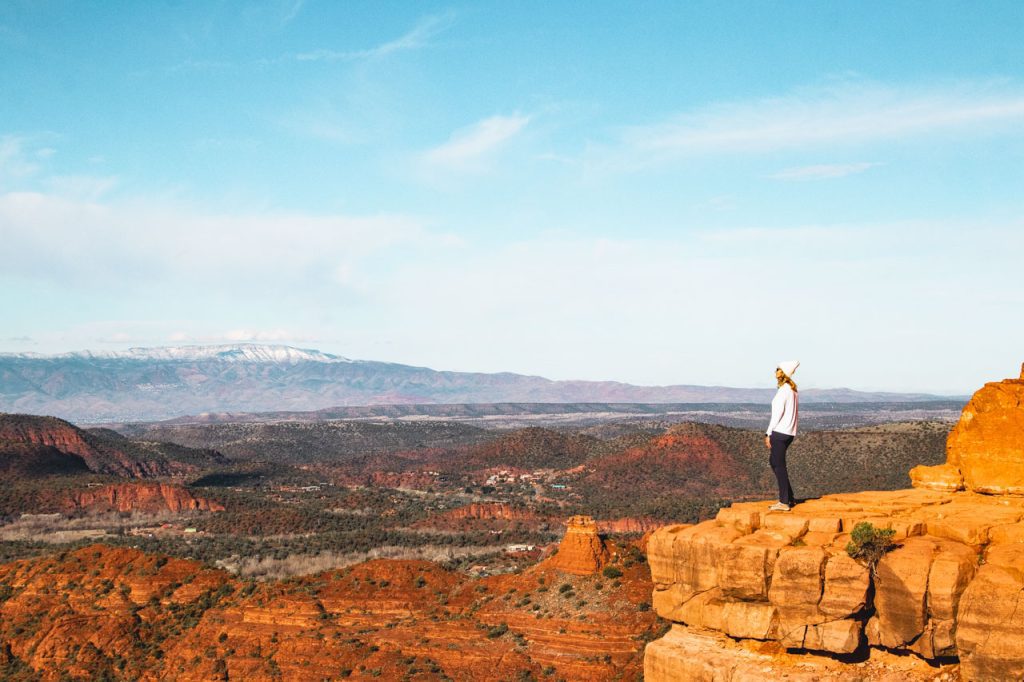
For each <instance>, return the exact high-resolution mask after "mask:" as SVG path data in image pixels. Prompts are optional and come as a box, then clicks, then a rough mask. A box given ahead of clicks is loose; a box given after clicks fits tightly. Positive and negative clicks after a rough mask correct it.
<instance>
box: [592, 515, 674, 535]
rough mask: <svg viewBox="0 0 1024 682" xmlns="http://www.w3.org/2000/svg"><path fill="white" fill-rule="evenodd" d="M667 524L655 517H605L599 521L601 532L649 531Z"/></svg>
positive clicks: (598, 529)
mask: <svg viewBox="0 0 1024 682" xmlns="http://www.w3.org/2000/svg"><path fill="white" fill-rule="evenodd" d="M663 525H665V524H664V523H663V522H661V521H657V520H655V519H629V518H626V519H605V520H600V521H598V522H597V531H598V532H599V533H647V532H648V531H652V530H654V529H655V528H660V527H661V526H663Z"/></svg>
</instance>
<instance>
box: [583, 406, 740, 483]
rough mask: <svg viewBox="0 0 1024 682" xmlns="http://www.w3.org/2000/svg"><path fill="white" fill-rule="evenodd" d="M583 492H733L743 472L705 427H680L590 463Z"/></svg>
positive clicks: (686, 425)
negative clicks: (592, 490)
mask: <svg viewBox="0 0 1024 682" xmlns="http://www.w3.org/2000/svg"><path fill="white" fill-rule="evenodd" d="M587 469H589V470H590V473H588V474H587V475H586V476H585V477H584V478H583V481H582V485H581V487H583V488H586V487H600V488H603V489H606V490H612V491H623V492H629V491H632V493H633V494H645V493H658V492H673V493H675V494H678V495H681V496H694V497H697V496H705V495H708V494H729V493H734V492H735V489H736V481H737V480H739V479H742V478H743V477H745V476H746V472H745V470H744V467H743V466H742V465H741V464H740V463H739V462H737V460H736V459H735V457H734V456H733V455H732V454H731V453H730V452H729V451H728V450H727V449H726V448H724V447H723V446H722V444H721V443H719V442H718V441H717V440H716V439H715V438H714V437H712V435H711V433H710V430H709V427H707V426H706V425H703V424H681V425H679V426H678V427H675V428H673V429H671V430H670V431H669V432H668V433H665V434H663V435H659V436H656V437H654V438H652V439H650V440H649V441H647V442H646V443H644V444H642V445H639V446H635V447H631V448H628V449H627V450H625V451H623V452H620V453H615V454H612V455H607V456H604V457H600V458H597V459H594V460H591V461H590V462H588V463H587Z"/></svg>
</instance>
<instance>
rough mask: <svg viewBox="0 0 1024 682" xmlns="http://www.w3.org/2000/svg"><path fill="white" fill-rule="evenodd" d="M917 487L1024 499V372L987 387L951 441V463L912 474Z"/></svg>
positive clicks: (948, 456) (917, 469)
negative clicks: (1015, 496)
mask: <svg viewBox="0 0 1024 682" xmlns="http://www.w3.org/2000/svg"><path fill="white" fill-rule="evenodd" d="M910 479H911V482H912V483H913V485H914V487H918V488H930V489H933V490H960V489H962V488H966V489H967V490H971V491H974V492H979V493H989V494H994V495H1024V371H1022V373H1021V378H1019V379H1006V380H1005V381H999V382H992V383H988V384H985V386H984V387H982V388H981V389H980V390H978V391H977V392H976V393H975V394H974V395H973V396H972V397H971V400H970V402H969V403H967V406H966V407H965V408H964V411H963V414H962V415H961V416H960V421H959V422H958V423H957V425H956V427H955V428H954V429H953V431H952V432H950V434H949V439H948V440H947V441H946V463H945V464H941V465H939V466H934V467H925V466H919V467H915V468H914V469H912V470H911V471H910Z"/></svg>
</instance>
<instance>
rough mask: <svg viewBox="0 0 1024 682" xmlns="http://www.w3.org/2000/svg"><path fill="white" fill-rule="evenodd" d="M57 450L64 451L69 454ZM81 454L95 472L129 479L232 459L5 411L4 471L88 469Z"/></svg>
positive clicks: (0, 437) (0, 431) (1, 433)
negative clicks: (132, 439) (196, 464)
mask: <svg viewBox="0 0 1024 682" xmlns="http://www.w3.org/2000/svg"><path fill="white" fill-rule="evenodd" d="M55 453H63V455H64V457H63V458H61V457H59V456H57V455H56V454H55ZM168 453H170V454H171V456H168ZM76 459H80V460H81V461H82V462H83V463H84V464H85V466H86V467H87V469H88V471H91V472H93V473H100V474H110V475H114V476H121V477H126V478H149V477H155V476H171V475H175V474H183V473H189V472H192V471H195V470H196V469H197V467H196V466H195V465H194V464H193V463H190V462H189V461H186V460H188V459H195V460H197V461H199V462H201V463H203V464H211V463H223V462H224V461H226V460H224V459H223V457H221V456H220V455H219V454H217V453H215V452H212V451H201V450H191V449H189V448H182V447H180V446H174V445H168V444H154V443H146V442H144V441H129V440H128V439H125V438H124V437H122V436H120V435H118V434H114V433H113V432H105V431H104V430H98V431H97V432H95V433H92V432H86V431H83V430H82V429H79V428H78V427H77V426H74V425H73V424H70V423H68V422H66V421H64V420H63V419H57V418H56V417H41V416H36V415H24V414H0V461H2V462H4V464H0V471H3V470H10V471H18V472H26V473H31V474H34V475H50V474H67V473H76V472H82V469H81V466H80V465H78V464H77V462H76ZM82 473H84V472H82Z"/></svg>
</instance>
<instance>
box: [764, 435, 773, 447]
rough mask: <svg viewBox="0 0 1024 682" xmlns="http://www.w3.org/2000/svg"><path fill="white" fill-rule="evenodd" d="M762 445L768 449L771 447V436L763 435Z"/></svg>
mask: <svg viewBox="0 0 1024 682" xmlns="http://www.w3.org/2000/svg"><path fill="white" fill-rule="evenodd" d="M764 446H765V447H766V448H768V449H769V450H771V449H772V439H771V436H765V437H764Z"/></svg>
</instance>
